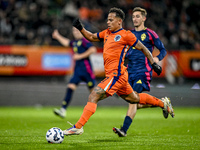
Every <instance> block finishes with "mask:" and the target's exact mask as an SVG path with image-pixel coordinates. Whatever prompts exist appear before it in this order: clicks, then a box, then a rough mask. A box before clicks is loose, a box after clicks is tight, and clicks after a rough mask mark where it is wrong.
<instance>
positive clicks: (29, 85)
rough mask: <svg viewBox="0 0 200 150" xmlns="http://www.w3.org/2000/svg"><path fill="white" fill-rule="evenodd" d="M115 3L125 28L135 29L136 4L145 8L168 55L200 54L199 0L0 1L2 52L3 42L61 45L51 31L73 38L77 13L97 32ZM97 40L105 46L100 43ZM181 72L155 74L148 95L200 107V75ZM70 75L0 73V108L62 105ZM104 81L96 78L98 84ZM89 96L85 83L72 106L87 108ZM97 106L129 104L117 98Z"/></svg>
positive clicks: (199, 69) (198, 68)
mask: <svg viewBox="0 0 200 150" xmlns="http://www.w3.org/2000/svg"><path fill="white" fill-rule="evenodd" d="M114 6H115V7H120V8H121V9H123V11H124V12H125V14H126V19H125V21H124V28H125V29H132V28H133V27H132V26H133V25H132V21H131V15H132V12H131V10H132V9H133V8H134V7H136V6H141V7H144V8H145V9H146V10H147V12H148V17H147V22H146V26H147V27H149V28H151V29H153V30H155V31H156V32H157V33H158V35H159V37H160V39H161V41H162V42H163V43H164V45H165V47H166V49H167V51H168V52H169V53H173V52H174V51H176V52H177V51H187V52H189V53H193V52H195V54H198V55H199V53H200V19H199V18H200V11H199V10H200V1H199V0H190V1H189V0H161V1H160V0H135V1H132V0H124V1H122V0H115V1H113V0H94V1H93V0H92V1H91V0H90V1H89V0H42V1H40V0H1V1H0V53H1V52H2V47H3V46H5V45H6V46H15V45H23V46H30V45H31V46H61V45H60V44H59V43H58V42H57V41H56V40H53V39H52V38H51V34H52V31H53V30H54V29H56V28H57V29H58V30H59V32H60V33H61V34H62V35H64V36H66V37H68V38H72V39H73V37H72V34H71V25H72V21H73V19H74V18H75V17H78V16H79V17H80V18H81V19H82V21H83V23H84V25H85V27H86V28H87V29H88V30H90V31H92V32H99V31H101V30H103V29H105V28H106V17H107V13H108V10H109V9H110V8H111V7H114ZM79 14H80V15H79ZM94 44H95V46H97V47H98V48H101V47H102V43H94ZM27 51H28V49H27ZM194 61H195V68H196V70H195V71H196V74H199V72H200V57H198V58H196V59H195V60H194ZM181 62H182V63H184V61H181ZM179 65H180V64H179ZM181 65H184V64H181ZM3 67H4V66H3ZM3 67H2V66H1V69H2V68H3ZM180 74H181V73H179V75H177V74H176V75H175V76H174V77H173V81H172V80H171V78H170V77H167V78H165V77H162V78H156V77H155V78H153V81H152V83H151V85H152V87H151V92H150V93H151V94H152V95H155V96H157V97H163V96H168V97H170V98H171V100H172V104H173V105H174V106H198V107H199V106H200V87H199V86H200V76H196V77H195V78H194V77H188V76H184V74H181V75H180ZM69 77H70V75H67V76H48V75H47V76H41V75H26V76H24V75H21V76H20V75H17V76H16V75H5V74H0V106H20V105H23V106H38V107H40V106H47V105H54V106H58V105H60V103H61V101H62V98H63V96H64V93H65V88H66V84H67V81H68V79H69ZM101 79H102V78H97V83H98V82H100V80H101ZM88 94H89V93H88V90H87V89H86V86H84V84H81V85H80V86H79V87H78V89H77V90H76V92H75V94H74V96H73V101H72V103H71V105H83V106H84V105H85V104H86V102H87V98H88ZM99 105H124V106H126V105H127V104H126V102H123V100H120V99H119V98H118V97H116V96H113V97H110V98H108V99H106V100H104V101H102V102H100V103H99Z"/></svg>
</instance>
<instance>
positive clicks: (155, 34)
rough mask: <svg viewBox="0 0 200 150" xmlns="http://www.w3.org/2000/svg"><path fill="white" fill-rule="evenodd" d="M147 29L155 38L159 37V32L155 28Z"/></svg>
mask: <svg viewBox="0 0 200 150" xmlns="http://www.w3.org/2000/svg"><path fill="white" fill-rule="evenodd" d="M146 31H147V32H148V33H150V34H151V35H153V36H154V37H155V38H158V34H157V33H156V32H155V31H154V30H152V29H149V28H146Z"/></svg>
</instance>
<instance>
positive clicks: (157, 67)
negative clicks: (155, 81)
mask: <svg viewBox="0 0 200 150" xmlns="http://www.w3.org/2000/svg"><path fill="white" fill-rule="evenodd" d="M151 66H152V68H153V70H154V71H155V72H156V73H157V75H160V74H161V72H162V68H161V67H160V66H159V65H158V64H157V63H155V62H154V63H153V64H152V65H151Z"/></svg>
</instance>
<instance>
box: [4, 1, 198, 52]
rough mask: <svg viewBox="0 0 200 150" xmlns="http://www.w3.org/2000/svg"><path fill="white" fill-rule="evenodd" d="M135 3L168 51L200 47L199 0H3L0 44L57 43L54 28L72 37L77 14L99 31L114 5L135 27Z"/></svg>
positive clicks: (95, 30) (128, 26) (126, 24)
mask: <svg viewBox="0 0 200 150" xmlns="http://www.w3.org/2000/svg"><path fill="white" fill-rule="evenodd" d="M136 6H140V7H144V8H145V9H146V10H147V12H148V15H149V16H150V17H147V18H149V19H147V21H146V26H148V27H149V28H151V29H153V30H155V31H156V32H157V33H158V35H159V37H160V39H161V40H162V41H163V43H164V45H165V47H166V48H167V49H168V50H170V49H180V50H190V49H198V50H199V41H200V20H199V19H198V18H200V11H199V10H200V1H198V0H190V1H188V0H134V1H133V0H123V1H122V0H116V1H113V0H52V1H50V0H42V1H41V0H1V1H0V44H37V45H58V44H59V43H58V42H56V41H55V40H52V39H51V34H52V31H53V30H54V29H56V28H57V29H58V30H59V32H60V33H61V34H62V35H63V36H65V37H68V38H72V34H71V26H72V21H73V19H74V18H75V17H80V18H81V20H82V22H83V23H84V25H85V27H86V28H87V29H88V30H90V31H94V32H98V31H100V30H103V29H105V28H107V25H106V24H105V22H104V20H105V19H107V14H106V13H107V12H108V10H109V9H110V8H111V7H120V8H121V9H123V11H124V12H125V14H126V18H125V21H124V28H125V29H132V22H131V21H130V20H131V19H130V18H131V17H132V9H133V8H134V7H136ZM91 24H93V25H95V26H96V27H97V28H94V26H92V25H91Z"/></svg>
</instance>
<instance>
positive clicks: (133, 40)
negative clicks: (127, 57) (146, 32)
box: [125, 31, 138, 47]
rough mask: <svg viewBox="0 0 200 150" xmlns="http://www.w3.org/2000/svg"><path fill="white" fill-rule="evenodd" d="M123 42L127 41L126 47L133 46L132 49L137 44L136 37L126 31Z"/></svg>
mask: <svg viewBox="0 0 200 150" xmlns="http://www.w3.org/2000/svg"><path fill="white" fill-rule="evenodd" d="M125 40H126V41H127V44H128V45H130V46H133V47H134V46H135V45H136V44H137V42H138V39H137V37H136V36H135V35H134V34H133V33H132V32H131V31H127V33H126V36H125Z"/></svg>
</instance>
